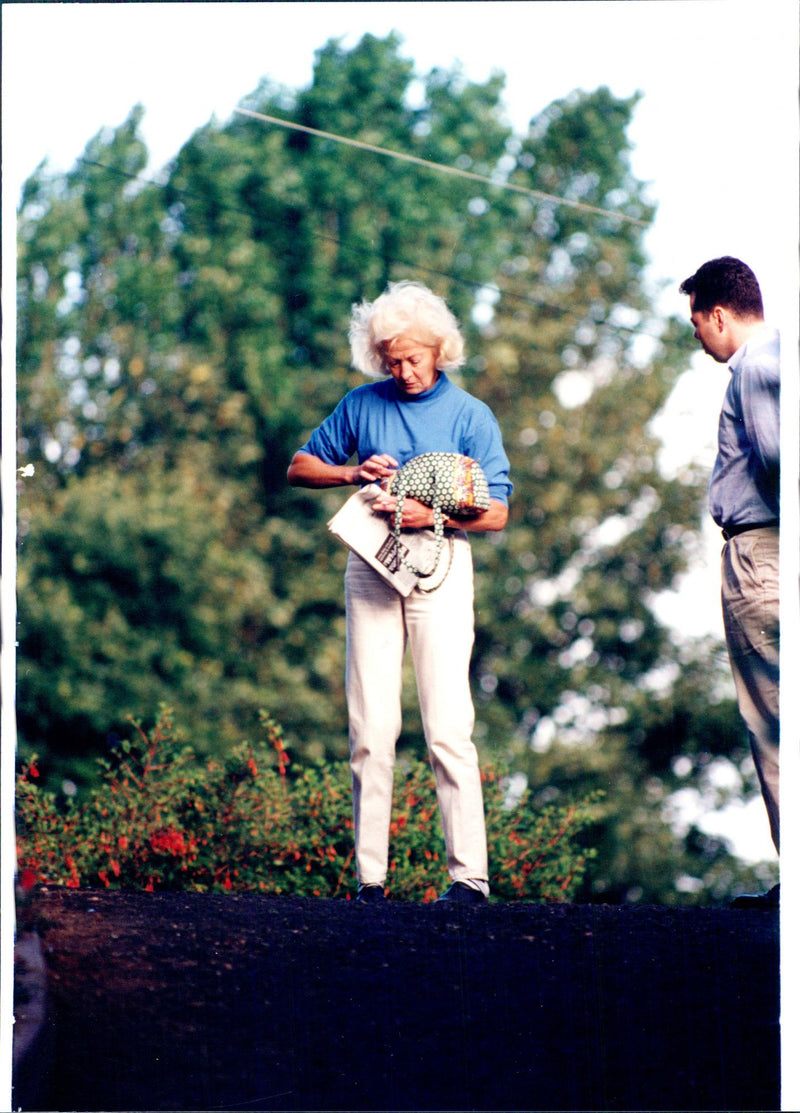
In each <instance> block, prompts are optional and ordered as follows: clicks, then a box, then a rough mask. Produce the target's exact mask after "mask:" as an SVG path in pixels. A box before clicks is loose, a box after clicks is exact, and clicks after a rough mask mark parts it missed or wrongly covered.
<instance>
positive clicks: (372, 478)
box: [353, 453, 397, 483]
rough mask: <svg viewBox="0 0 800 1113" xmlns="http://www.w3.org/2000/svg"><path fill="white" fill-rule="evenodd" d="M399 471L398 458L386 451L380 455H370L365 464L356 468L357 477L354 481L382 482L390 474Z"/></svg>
mask: <svg viewBox="0 0 800 1113" xmlns="http://www.w3.org/2000/svg"><path fill="white" fill-rule="evenodd" d="M396 471H397V460H395V458H394V456H387V455H386V454H385V453H381V454H380V455H376V456H370V458H369V459H368V460H365V461H364V463H363V464H359V466H358V467H357V468H356V469H355V473H356V478H355V479H354V480H353V482H354V483H380V481H381V480H382V479H386V478H387V477H388V476H390V475H394V473H395V472H396Z"/></svg>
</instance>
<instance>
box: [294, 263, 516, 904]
mask: <svg viewBox="0 0 800 1113" xmlns="http://www.w3.org/2000/svg"><path fill="white" fill-rule="evenodd" d="M350 346H351V352H352V358H353V365H354V366H355V367H356V368H357V369H358V370H359V371H362V372H363V373H365V374H366V375H369V376H372V377H379V381H378V382H374V383H368V384H365V385H363V386H360V387H356V388H355V389H354V390H352V391H350V392H349V393H348V394H347V395H346V396H345V397H344V398H343V399H342V401H341V402H340V403H339V405H338V406H337V407H336V409H335V410H334V412H333V413H332V414H330V415H329V417H327V418H326V419H325V420H324V421H323V422H322V424H321V425H320V426H319V427H318V428H317V429H315V430H314V432H313V433H312V435H311V437H310V438H309V440H308V442H307V443H306V444H305V445H303V447H302V448H301V449H300V450H299V451H298V452H297V453H296V454H295V456H294V458H293V460H292V462H291V465H290V467H289V472H288V479H289V482H290V483H291V484H292V485H293V486H297V487H339V486H349V485H354V486H358V485H362V484H367V483H376V482H377V483H380V482H381V480H384V479H385V478H386V477H388V476H391V475H393V474H394V472H395V471H396V470H397V468H398V467H400V466H401V465H402V464H404V463H406V462H407V461H408V460H410V459H412V458H413V457H414V456H417V455H420V454H422V453H425V452H458V453H461V454H463V455H465V456H470V457H472V459H474V460H477V461H478V463H479V464H480V465H481V467H482V469H483V471H484V473H485V475H486V478H487V481H488V484H489V494H490V499H491V501H490V505H489V507H488V509H486V510H484V511H482V512H481V513H480V514H478V515H477V516H475V517H474V518H471V519H469V520H467V521H462V520H461V519H458V520H453V519H447V520H446V521H445V529H446V531H447V532H448V534H449V536H450V537H451V538H452V540H453V560H452V565H451V567H450V572H449V574H448V576H447V577H446V579H445V580H444V583H443V584H442V585H441V587H439V588H438V589H437V590H436V591H433V592H423V591H420V590H419V589H415V590H414V591H412V592H411V594H410V595H408V596H403V595H401V594H399V592H397V591H395V590H394V588H392V587H391V586H390V585H389V584H387V583H386V582H385V581H384V580H383V579H382V578H381V577H380V576H379V575H378V574H377V573H376V572H375V571H373V569H372V568H370V566H369V565H368V564H366V563H365V562H364V561H363V560H361V558H360V557H358V556H356V555H355V554H354V553H350V554H349V557H348V563H347V572H346V575H345V601H346V610H347V674H346V686H347V707H348V715H349V721H350V764H351V769H352V777H353V812H354V820H355V843H356V868H357V874H358V895H357V899H358V900H361V901H381V900H383V899H384V896H385V893H384V884H385V881H386V874H387V870H388V846H389V823H390V819H391V809H392V779H393V770H394V760H395V747H396V744H397V739H398V736H399V734H400V729H401V688H402V666H403V657H404V655H405V649H406V643H407V642H408V643H410V645H411V652H412V655H413V660H414V669H415V674H416V679H417V691H418V695H419V702H420V711H421V714H422V722H423V728H424V731H425V740H426V742H427V746H428V752H429V754H430V759H431V765H432V768H433V772H434V776H435V779H436V792H437V799H438V802H439V809H440V812H441V817H442V826H443V828H444V838H445V845H446V848H447V868H448V872H449V874H450V877H451V879H452V883H451V885H450V886H449V888H448V889H447V890H446V891H445V892H444V893H443V894H442V895H441V896H440V897H439V900H440V901H450V902H458V903H466V904H470V903H480V902H482V901H484V900H485V899H486V898H487V896H488V894H489V874H488V861H487V852H486V830H485V823H484V813H483V793H482V790H481V778H480V769H479V766H478V754H477V751H476V749H475V746H474V744H473V742H472V730H473V726H474V721H475V716H474V710H473V706H472V698H471V694H470V687H469V662H470V655H471V651H472V644H473V641H474V618H473V581H472V556H471V552H470V547H469V541H468V539H467V536H466V531H471V532H483V531H487V530H502V529H503V528H504V527H505V524H506V521H507V519H508V498H509V495H510V494H511V489H512V488H511V483H510V482H509V479H508V458H507V456H506V454H505V452H504V450H503V444H502V439H501V436H500V430H499V427H498V425H497V422H496V420H495V418H494V416H493V414H492V412H491V410H489V408H488V407H487V406H486V405H485V404H484V403H483V402H480V401H479V400H478V399H476V398H473V397H472V396H471V395H470V394H468V393H467V392H466V391H464V390H462V389H461V388H460V387H457V386H456V385H455V384H454V383H453V382H452V381H451V380H450V379H449V378H448V377H447V373H446V372H447V370H448V369H452V368H456V367H459V366H461V365H462V364H463V363H464V342H463V338H462V336H461V332H460V330H459V327H458V323H457V322H456V320H455V318H454V316H453V314H452V313H451V312H450V310H449V309H448V307H447V305H446V304H445V302H444V301H443V300H442V299H441V298H440V297H438V296H437V295H436V294H434V293H433V292H432V291H431V290H429V289H428V288H427V287H426V286H423V285H421V284H419V283H415V282H398V283H393V284H390V285H389V287H388V289H387V290H386V292H385V293H383V294H382V295H381V296H380V297H378V298H376V300H375V301H374V302H363V303H362V304H360V305H357V306H354V307H353V315H352V320H351V325H350ZM352 458H355V459H356V460H357V461H358V462H357V463H355V464H352V463H348V461H349V460H351V459H352ZM395 507H396V498H395V497H394V496H392V495H389V494H381V495H379V496H378V498H377V499H376V500H375V502H374V503H373V509H374V511H375V512H376V513H382V514H388V515H391V517H392V518H393V517H394V510H395ZM433 523H434V515H433V510H432V509H431V508H430V507H428V506H426V505H424V504H423V503H421V502H418V501H416V500H414V499H411V498H406V499H405V502H404V505H403V516H402V523H401V524H402V528H403V529H430V528H431V527H432V526H433Z"/></svg>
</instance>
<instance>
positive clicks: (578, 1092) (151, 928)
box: [14, 891, 780, 1113]
mask: <svg viewBox="0 0 800 1113" xmlns="http://www.w3.org/2000/svg"><path fill="white" fill-rule="evenodd" d="M38 900H39V904H38V912H39V914H40V917H43V918H44V921H45V923H44V932H43V935H42V942H43V950H44V956H45V959H46V962H47V967H48V992H49V1000H48V1003H47V1007H46V1018H47V1019H46V1025H45V1031H44V1033H43V1035H44V1039H43V1040H42V1041H40V1042H39V1043H38V1044H37V1046H36V1047H35V1048H34V1050H33V1052H32V1055H31V1057H30V1058H32V1059H33V1062H32V1063H31V1062H26V1063H25V1069H24V1071H22V1070H20V1072H19V1077H18V1078H16V1079H15V1083H16V1088H15V1093H14V1108H15V1109H17V1108H20V1107H21V1108H23V1109H33V1108H37V1109H39V1108H43V1109H48V1110H58V1111H67V1110H78V1111H86V1113H88V1111H91V1110H123V1111H126V1113H131V1111H133V1110H229V1111H233V1110H352V1111H355V1110H416V1111H421V1110H501V1109H502V1110H597V1111H600V1110H667V1109H670V1110H706V1109H708V1110H744V1109H747V1110H760V1111H765V1110H774V1109H778V1108H779V1106H780V1097H779V1063H778V1052H779V1032H778V918H777V916H776V915H773V914H770V913H764V912H742V911H732V910H727V909H714V910H699V909H673V910H670V909H666V908H636V907H634V908H617V907H592V906H586V905H563V906H543V905H532V904H516V905H508V904H489V905H488V906H484V907H481V908H477V909H476V908H467V909H459V908H450V909H447V908H446V907H445V906H444V905H439V906H436V905H420V904H410V903H409V904H404V903H401V902H388V903H387V904H385V905H384V906H382V907H375V906H362V905H357V904H354V903H353V902H350V901H327V900H302V899H295V898H285V897H284V898H277V897H256V896H210V895H198V894H184V893H119V892H90V891H51V892H49V893H44V894H42V895H41V896H40V897H39V898H38ZM31 1067H32V1068H33V1071H31ZM48 1070H49V1084H48V1088H47V1089H46V1090H43V1091H41V1092H40V1093H39V1094H38V1095H37V1096H36V1097H35V1098H34V1097H33V1096H32V1095H33V1094H34V1093H35V1089H34V1088H33V1086H32V1084H31V1081H30V1080H31V1079H35V1078H38V1079H39V1080H40V1081H41V1079H42V1078H43V1077H44V1076H45V1073H46V1072H47V1071H48ZM29 1094H30V1095H31V1098H30V1100H31V1101H33V1102H34V1104H25V1103H26V1101H27V1100H28V1095H29Z"/></svg>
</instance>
